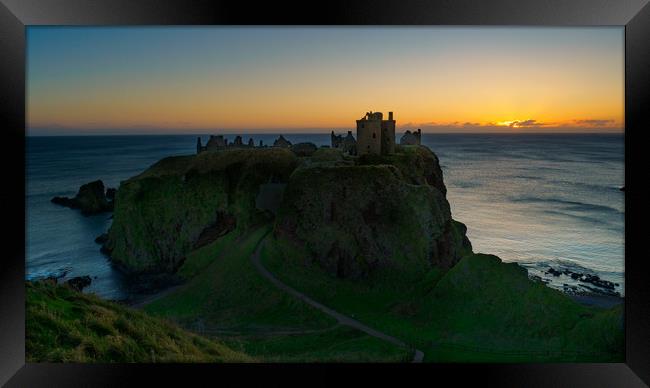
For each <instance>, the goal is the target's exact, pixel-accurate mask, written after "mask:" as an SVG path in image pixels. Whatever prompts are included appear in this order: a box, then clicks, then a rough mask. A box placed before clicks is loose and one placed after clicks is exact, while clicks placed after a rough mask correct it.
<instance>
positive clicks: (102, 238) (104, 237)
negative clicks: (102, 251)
mask: <svg viewBox="0 0 650 388" xmlns="http://www.w3.org/2000/svg"><path fill="white" fill-rule="evenodd" d="M107 240H108V233H102V234H100V235H99V236H97V238H96V239H95V242H96V243H97V244H104V243H105V242H106V241H107Z"/></svg>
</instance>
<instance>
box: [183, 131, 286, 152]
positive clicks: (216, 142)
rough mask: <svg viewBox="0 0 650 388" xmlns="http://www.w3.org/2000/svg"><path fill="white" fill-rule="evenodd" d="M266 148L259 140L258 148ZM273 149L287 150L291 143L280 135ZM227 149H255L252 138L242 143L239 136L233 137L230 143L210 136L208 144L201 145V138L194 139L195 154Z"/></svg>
mask: <svg viewBox="0 0 650 388" xmlns="http://www.w3.org/2000/svg"><path fill="white" fill-rule="evenodd" d="M264 147H267V146H266V145H264V142H262V140H260V142H259V146H258V148H264ZM273 147H283V148H288V147H291V142H290V141H288V140H287V139H285V138H284V136H282V135H280V137H278V138H277V139H276V140H275V141H274V142H273ZM229 148H256V147H255V141H254V140H253V138H252V137H251V138H249V139H248V142H247V143H244V140H243V139H242V137H241V136H240V135H237V136H235V140H234V141H233V142H232V143H229V142H228V139H226V138H225V137H224V136H223V135H210V138H209V139H208V142H207V143H206V144H205V145H203V144H202V143H201V137H200V136H199V137H198V138H197V139H196V153H197V154H200V153H201V152H205V151H218V150H225V149H229Z"/></svg>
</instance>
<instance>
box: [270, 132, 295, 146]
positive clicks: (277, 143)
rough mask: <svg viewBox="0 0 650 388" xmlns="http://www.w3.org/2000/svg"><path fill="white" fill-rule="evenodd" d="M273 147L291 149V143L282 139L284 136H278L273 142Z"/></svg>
mask: <svg viewBox="0 0 650 388" xmlns="http://www.w3.org/2000/svg"><path fill="white" fill-rule="evenodd" d="M273 147H284V148H288V147H291V142H290V141H289V140H287V139H285V138H284V136H282V135H280V137H278V138H277V139H276V140H275V141H274V142H273Z"/></svg>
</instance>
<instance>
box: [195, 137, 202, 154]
mask: <svg viewBox="0 0 650 388" xmlns="http://www.w3.org/2000/svg"><path fill="white" fill-rule="evenodd" d="M201 151H203V146H202V145H201V136H199V137H198V138H197V140H196V153H197V154H200V153H201Z"/></svg>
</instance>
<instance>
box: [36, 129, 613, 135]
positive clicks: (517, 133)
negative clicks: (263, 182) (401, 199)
mask: <svg viewBox="0 0 650 388" xmlns="http://www.w3.org/2000/svg"><path fill="white" fill-rule="evenodd" d="M404 132H406V131H404ZM404 132H396V133H404ZM330 133H331V131H329V132H266V133H259V132H220V133H218V134H210V133H198V132H197V133H179V132H161V133H60V134H27V133H26V134H25V137H101V136H211V135H232V136H237V135H240V136H241V135H284V136H291V135H329V134H330ZM422 134H423V135H625V130H617V131H594V132H588V131H577V132H569V131H555V132H550V131H549V132H538V131H535V132H519V131H518V132H515V131H511V132H507V131H479V132H424V131H423V132H422Z"/></svg>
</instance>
